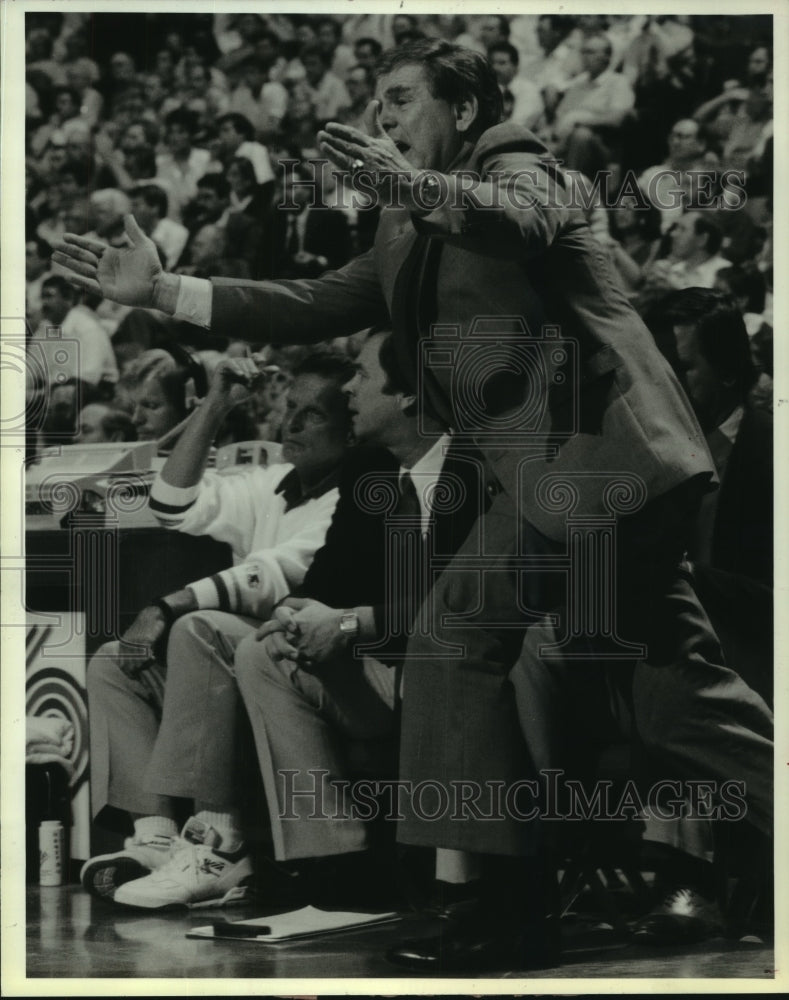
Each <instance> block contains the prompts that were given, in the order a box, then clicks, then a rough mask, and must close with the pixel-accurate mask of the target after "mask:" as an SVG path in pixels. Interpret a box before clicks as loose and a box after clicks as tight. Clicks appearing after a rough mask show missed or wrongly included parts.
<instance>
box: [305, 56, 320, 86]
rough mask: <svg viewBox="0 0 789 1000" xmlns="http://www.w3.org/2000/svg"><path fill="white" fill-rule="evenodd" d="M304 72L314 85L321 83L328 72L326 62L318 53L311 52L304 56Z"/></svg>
mask: <svg viewBox="0 0 789 1000" xmlns="http://www.w3.org/2000/svg"><path fill="white" fill-rule="evenodd" d="M301 61H302V64H303V66H304V72H305V74H306V77H307V81H308V83H310V84H311V85H312V86H313V87H314V86H315V85H316V84H318V83H320V82H321V80H322V79H323V76H324V74H325V73H326V64H325V63H324V61H323V60H322V59H321V57H320V56H319V55H317V54H316V53H309V54H308V55H305V56H304V57H303V58H302V60H301Z"/></svg>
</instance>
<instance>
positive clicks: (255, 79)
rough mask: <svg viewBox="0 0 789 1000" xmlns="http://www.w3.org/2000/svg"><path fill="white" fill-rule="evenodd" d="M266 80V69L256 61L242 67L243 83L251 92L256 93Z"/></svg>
mask: <svg viewBox="0 0 789 1000" xmlns="http://www.w3.org/2000/svg"><path fill="white" fill-rule="evenodd" d="M265 82H266V71H265V70H264V69H263V67H262V66H260V65H259V64H258V63H257V62H251V63H250V64H249V65H248V66H245V67H244V83H245V84H246V85H247V86H248V87H249V89H250V90H251V91H252V92H253V93H257V92H258V91H259V90H260V88H261V87H262V86H263V84H264V83H265Z"/></svg>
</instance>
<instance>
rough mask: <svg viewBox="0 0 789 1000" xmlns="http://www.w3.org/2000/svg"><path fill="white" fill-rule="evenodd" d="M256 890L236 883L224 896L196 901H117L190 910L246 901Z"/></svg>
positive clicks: (139, 907)
mask: <svg viewBox="0 0 789 1000" xmlns="http://www.w3.org/2000/svg"><path fill="white" fill-rule="evenodd" d="M254 894H255V890H254V888H253V886H252V885H246V884H244V883H242V884H241V885H234V886H233V888H232V889H228V890H227V892H226V893H225V894H224V896H216V897H214V898H212V899H201V900H198V901H197V902H194V903H189V902H186V901H184V902H178V901H175V902H171V903H159V902H157V901H156V900H151V901H150V902H142V901H140V902H134V903H133V902H130V901H127V900H123V899H119V900H116V902H117V903H118V904H119V905H120V906H129V907H131V908H132V909H135V910H177V909H181V908H182V907H187V909H190V910H200V909H208V908H210V907H218V906H233V905H237V904H239V903H244V902H246V901H247V900H248V899H250V898H251V897H252V896H254Z"/></svg>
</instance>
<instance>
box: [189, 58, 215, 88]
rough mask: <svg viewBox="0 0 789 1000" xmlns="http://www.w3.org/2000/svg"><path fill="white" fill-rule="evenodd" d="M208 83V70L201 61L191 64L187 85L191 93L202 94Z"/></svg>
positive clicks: (209, 80)
mask: <svg viewBox="0 0 789 1000" xmlns="http://www.w3.org/2000/svg"><path fill="white" fill-rule="evenodd" d="M210 83H211V78H210V77H209V75H208V70H207V69H206V68H205V66H203V64H202V63H198V64H197V65H196V66H192V68H191V69H190V70H189V87H190V89H191V91H192V93H193V94H197V95H198V96H202V95H204V94H205V93H206V92H207V90H208V87H209V84H210Z"/></svg>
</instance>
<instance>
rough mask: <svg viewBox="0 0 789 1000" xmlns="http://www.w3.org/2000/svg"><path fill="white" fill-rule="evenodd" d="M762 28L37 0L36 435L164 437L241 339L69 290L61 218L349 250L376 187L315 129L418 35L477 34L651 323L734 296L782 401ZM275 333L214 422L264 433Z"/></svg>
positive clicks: (261, 245) (302, 258)
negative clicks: (684, 295)
mask: <svg viewBox="0 0 789 1000" xmlns="http://www.w3.org/2000/svg"><path fill="white" fill-rule="evenodd" d="M771 30H772V28H771V22H770V19H769V18H768V17H763V16H739V17H733V16H725V15H720V16H712V15H710V16H706V15H705V16H679V15H661V16H645V15H600V16H596V15H578V16H575V15H565V14H542V15H534V14H531V15H527V14H524V15H517V16H504V15H476V16H469V17H460V16H453V15H421V16H414V15H410V14H403V13H400V14H394V15H383V14H358V15H342V16H327V15H318V16H307V15H298V16H297V15H286V14H267V15H266V16H261V15H258V14H255V13H243V14H238V15H227V14H188V15H183V14H178V15H175V14H158V13H154V14H142V13H134V14H124V13H106V14H89V13H79V12H68V13H47V12H39V13H29V14H28V15H27V21H26V45H27V72H26V159H25V167H26V220H25V221H26V279H27V299H26V301H27V320H28V328H29V333H30V337H31V340H30V345H31V365H30V375H29V380H28V381H29V392H30V394H31V396H36V395H40V394H41V393H48V394H49V396H48V398H49V399H50V405H49V406H48V407H44V408H41V407H39V412H41V413H43V417H42V419H41V421H40V425H39V427H38V428H37V429H38V430H39V431H40V432H41V433H42V440H43V441H44V442H46V441H48V440H58V441H60V442H61V443H62V442H64V441H68V440H77V441H79V440H81V441H88V440H97V437H96V435H97V434H99V435H101V434H102V433H103V432H102V431H101V428H102V427H105V426H106V427H107V428H108V431H107V433H108V434H111V435H114V436H115V439H117V438H118V436H119V435H121V436H122V438H123V439H134V437H135V436H136V437H138V438H141V439H146V438H147V439H150V440H161V439H162V438H163V437H164V436H165V435H166V434H167V432H168V431H169V430H171V429H172V427H173V426H175V425H176V424H177V423H178V422H179V420H180V419H182V418H183V415H184V414H185V413H186V412H187V411H188V408H189V406H190V405H191V402H190V401H191V398H193V395H194V394H192V397H190V396H189V393H188V392H187V393H186V395H185V390H184V386H187V385H192V383H193V380H191V379H190V377H189V373H188V369H187V368H186V367H185V364H186V362H185V361H184V357H187V358H188V361H189V363H190V364H195V363H199V364H201V365H202V366H203V367H204V369H205V370H206V371H207V372H209V373H210V369H211V368H212V367H213V366H214V365H215V363H216V362H217V360H218V359H219V358H221V357H223V356H226V355H230V356H233V354H234V353H243V352H245V351H247V350H248V348H247V346H246V345H241V344H239V343H235V342H234V341H233V331H232V330H212V331H211V332H210V334H207V333H206V332H205V331H203V330H200V329H198V328H196V327H190V326H189V325H188V324H185V323H175V322H174V321H173V320H171V319H170V318H168V317H164V316H163V315H159V314H157V313H155V312H154V311H152V310H130V309H128V308H125V307H119V306H117V305H114V304H111V303H109V302H107V301H103V300H101V299H99V298H98V297H95V296H94V297H91V296H90V295H87V294H84V293H79V292H77V291H75V290H74V289H73V288H72V287H71V286H70V285H69V284H68V283H67V282H66V281H65V280H64V279H63V278H62V277H60V276H58V275H57V274H55V273H54V272H53V270H52V268H51V265H50V257H51V252H52V251H51V247H52V243H53V242H54V241H56V240H58V239H59V238H60V237H61V236H62V235H63V233H65V232H74V233H78V234H83V235H87V236H90V237H92V238H94V239H97V240H99V241H102V242H104V243H106V244H108V245H119V244H121V243H123V241H124V240H125V239H126V236H125V233H124V226H123V216H124V214H126V213H128V212H130V211H131V212H132V213H133V214H134V216H135V217H136V219H137V221H138V223H139V225H140V226H141V228H142V229H143V230H144V232H145V233H146V234H148V235H149V236H150V237H151V238H152V239H153V240H154V242H155V243H156V245H157V247H158V249H159V253H160V255H161V259H162V261H163V263H164V265H165V266H166V267H167V268H168V269H170V270H175V271H177V272H179V273H182V274H188V275H197V276H201V277H206V276H209V275H215V276H224V277H238V278H253V279H262V278H278V277H288V278H292V277H314V276H317V275H319V274H321V273H322V272H323V271H325V270H327V269H330V268H337V267H341V266H342V265H343V264H345V263H346V262H347V261H348V260H349V259H350V258H351V257H352V256H354V255H356V254H358V253H360V252H362V251H363V250H365V249H367V248H368V247H369V246H370V245H371V243H372V240H373V236H374V233H375V228H376V221H377V211H378V210H377V208H376V207H375V206H374V205H367V204H365V203H364V202H363V201H362V200H361V199H360V198H359V197H358V196H355V197H354V196H353V195H352V192H351V190H350V185H349V184H348V183H347V181H348V179H347V177H345V176H343V174H342V173H341V172H339V171H338V170H337V169H335V168H334V167H332V166H331V165H330V164H326V163H323V164H322V163H320V153H319V150H318V144H317V138H316V136H317V132H318V130H319V129H320V128H321V127H322V125H323V124H324V123H325V122H326V121H327V120H339V121H342V122H345V123H348V124H351V125H355V126H356V127H360V126H361V124H362V118H363V113H364V110H365V108H366V106H367V104H368V102H369V100H370V99H371V97H372V95H373V90H374V82H373V71H374V65H375V60H376V58H377V56H378V55H379V53H380V52H381V51H383V50H384V49H386V48H388V47H390V46H393V45H400V44H403V43H404V42H407V41H410V40H412V39H414V38H417V37H421V36H430V37H444V38H448V39H450V40H453V41H455V42H457V43H459V44H462V45H466V46H469V47H471V48H474V49H476V50H477V51H479V52H482V53H484V54H486V55H487V56H488V58H489V59H490V61H491V65H492V67H493V69H494V71H495V73H496V76H497V78H498V80H499V83H500V86H501V90H502V93H503V97H504V109H505V111H504V113H505V116H506V117H508V118H510V119H511V120H512V121H514V122H517V123H519V124H522V125H525V126H526V127H527V128H529V129H531V130H532V131H533V132H534V133H535V134H536V135H537V136H538V137H539V138H540V139H541V140H542V141H543V142H544V143H545V144H546V146H547V147H548V149H549V150H550V151H551V153H552V154H553V155H555V156H556V157H557V158H558V159H559V160H561V161H563V163H564V165H565V167H566V169H567V170H568V171H569V172H570V175H571V176H572V177H573V179H574V180H575V181H576V182H577V186H576V190H577V192H578V194H579V197H581V198H583V199H584V208H585V209H586V212H587V215H588V217H589V219H590V222H591V223H592V226H593V231H594V233H595V235H596V237H597V238H598V239H599V240H600V242H601V244H602V245H603V247H604V248H605V252H606V253H607V254H608V255H609V256H610V259H611V261H612V262H613V264H614V266H615V268H616V269H617V270H618V271H619V273H620V275H621V277H622V279H623V283H624V286H625V288H626V290H627V293H628V294H629V295H630V296H631V297H632V300H633V301H634V303H635V305H636V307H637V308H638V310H639V311H640V312H641V313H642V315H643V316H644V317H645V318H646V319H647V322H648V324H649V321H650V315H651V313H652V311H653V310H655V309H659V307H660V304H661V302H662V301H663V300H664V298H665V296H666V294H667V293H669V292H671V291H672V290H677V289H682V288H686V287H690V286H702V287H716V288H719V289H723V290H726V291H729V292H731V294H733V295H734V296H735V297H736V299H737V301H738V302H739V303H740V304H741V307H742V309H743V311H744V313H745V315H746V322H747V328H748V333H749V335H750V336H751V343H752V346H753V355H754V361H755V363H756V365H757V369H758V374H759V379H758V382H757V386H756V389H755V390H754V392H755V393H756V394H757V398H758V402H759V405H761V406H764V407H767V408H769V407H770V406H771V396H770V384H771V383H770V379H771V374H772V258H771V252H772V217H771V213H772V72H771V38H772V35H771ZM294 161H296V165H295V166H294V165H293V163H294ZM288 163H289V164H290V166H286V164H288ZM305 180H306V181H308V182H309V184H308V185H307V184H304V183H299V182H300V181H301V182H303V181H305ZM314 192H317V195H318V199H317V200H318V201H319V205H318V206H317V207H316V206H315V205H313V204H311V203H310V202H311V200H312V197H313V193H314ZM280 203H286V204H287V205H288V206H289V207H288V208H287V210H284V209H279V210H278V208H277V206H278V205H280ZM53 326H58V327H61V328H62V331H63V337H64V338H65V339H66V340H67V341H68V344H66V345H64V346H65V347H66V351H65V355H64V353H63V351H59V350H57V349H56V347H55V345H54V343H53V341H52V338H51V337H50V336H48V334H47V330H48V329H49V328H51V327H53ZM325 339H326V340H328V341H330V340H332V331H331V330H328V329H327V330H326V331H325ZM69 344H70V345H74V344H76V345H77V348H76V349H75V348H74V347H73V346H69ZM172 345H178V346H179V350H180V351H181V356H179V355H178V352H175V353H176V356H174V354H173V351H172V350H171V348H172ZM184 351H186V352H188V354H187V355H184V354H183V352H184ZM152 352H153V353H152ZM266 353H267V361H268V362H269V363H270V364H273V365H276V366H278V368H279V369H280V375H279V377H278V379H277V380H276V384H275V383H273V382H272V380H271V379H269V383H271V384H269V383H266V387H265V388H264V389H262V390H261V391H260V393H258V395H257V396H256V397H254V399H253V400H252V401H251V402H250V403H249V404H248V407H247V411H246V413H245V414H244V415H243V417H237V418H234V423H233V426H232V427H229V428H228V430H227V434H226V436H225V439H226V440H232V439H234V438H235V437H237V435H246V436H247V437H256V436H258V434H260V433H263V434H265V435H273V436H275V437H276V434H277V427H278V418H277V407H278V406H281V403H280V402H278V401H279V400H280V399H281V396H282V391H281V390H282V388H283V386H284V387H286V385H287V377H288V371H289V370H290V367H291V366H292V364H293V363H296V362H297V361H298V360H299V356H300V354H301V353H302V352H292V351H291V352H283V351H278V350H277V349H276V347H268V348H267V349H266ZM66 355H67V357H66V360H65V361H64V360H63V358H64V356H66ZM64 382H65V383H66V387H67V388H68V387H69V386H71V387H72V389H73V390H74V391H72V392H71V394H70V398H72V400H73V401H74V402H73V406H72V408H71V409H69V407H68V406H65V407H64V406H61V407H59V408H57V413H56V412H55V410H56V408H55V407H54V405H53V404H52V399H53V398H54V397H53V394H52V393H51V392H50V391H49V387H48V386H49V385H51V384H55V383H57V384H58V386H59V387H61V386H62V385H63V383H64ZM60 394H61V395H63V393H62V392H61V393H60ZM157 401H158V402H157ZM96 405H101V406H103V407H105V412H104V414H103V416H102V419H101V420H97V414H98V411H97V410H95V406H96ZM82 406H87V407H89V412H88V413H87V414H86V413H83V414H82V416H80V414H79V412H78V408H80V407H82ZM152 414H154V416H152ZM124 415H125V419H124ZM86 427H89V428H90V430H89V431H86V430H85V428H86ZM99 439H100V438H99Z"/></svg>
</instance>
